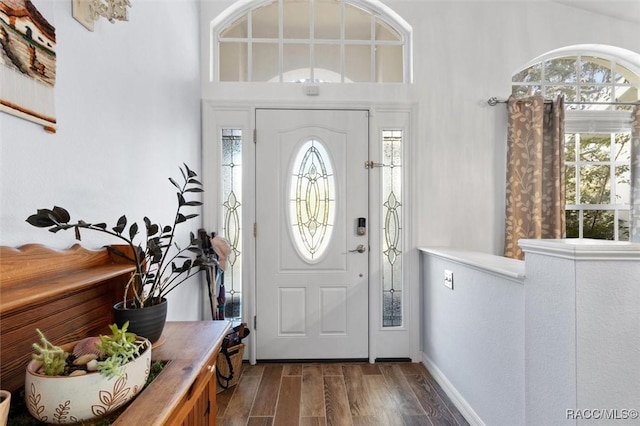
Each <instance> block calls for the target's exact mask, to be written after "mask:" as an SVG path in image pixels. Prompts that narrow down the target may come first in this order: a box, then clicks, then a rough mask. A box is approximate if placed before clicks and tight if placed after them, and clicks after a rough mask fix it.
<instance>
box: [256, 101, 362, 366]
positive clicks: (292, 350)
mask: <svg viewBox="0 0 640 426" xmlns="http://www.w3.org/2000/svg"><path fill="white" fill-rule="evenodd" d="M368 122H369V118H368V112H367V111H363V110H356V111H354V110H272V109H258V110H256V134H257V141H256V158H257V164H256V289H257V294H256V298H257V300H256V303H257V305H256V311H257V318H256V330H255V331H256V342H257V345H256V358H257V359H264V360H266V359H342V358H367V357H368V356H369V352H368V350H369V348H368V343H369V341H368V334H369V333H368V303H369V300H368V299H369V298H368V287H369V278H368V272H369V271H368V269H369V267H368V258H369V254H368V253H369V241H368V238H369V237H368V234H369V232H368V230H367V232H364V234H363V233H362V232H359V231H358V225H363V224H364V225H368V172H367V170H366V169H365V167H364V164H365V161H366V160H367V158H368V133H369V132H368V129H369V124H368ZM363 220H364V222H365V223H362V222H363Z"/></svg>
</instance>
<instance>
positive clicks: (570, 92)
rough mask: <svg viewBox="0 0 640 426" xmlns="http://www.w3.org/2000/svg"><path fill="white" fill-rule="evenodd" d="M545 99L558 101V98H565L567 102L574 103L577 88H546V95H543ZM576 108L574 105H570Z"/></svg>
mask: <svg viewBox="0 0 640 426" xmlns="http://www.w3.org/2000/svg"><path fill="white" fill-rule="evenodd" d="M542 95H543V96H544V97H545V99H556V98H557V97H558V96H561V95H562V96H564V100H565V102H573V101H575V100H576V96H577V93H576V87H575V86H562V85H558V86H545V87H544V93H543V94H542ZM570 106H574V105H570Z"/></svg>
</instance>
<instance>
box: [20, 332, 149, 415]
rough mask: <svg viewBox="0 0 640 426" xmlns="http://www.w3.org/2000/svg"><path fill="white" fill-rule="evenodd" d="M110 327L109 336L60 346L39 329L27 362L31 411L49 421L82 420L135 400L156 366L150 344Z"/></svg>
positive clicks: (26, 378) (26, 394)
mask: <svg viewBox="0 0 640 426" xmlns="http://www.w3.org/2000/svg"><path fill="white" fill-rule="evenodd" d="M127 326H128V324H124V325H123V326H122V327H121V328H119V327H118V326H117V325H116V324H112V325H111V326H110V328H111V333H112V334H110V335H107V336H102V335H101V336H97V337H88V338H85V339H82V340H80V341H78V342H75V343H70V344H67V345H62V346H56V345H54V344H52V343H51V342H49V340H47V338H46V336H45V335H44V334H43V333H42V332H41V331H40V330H37V332H38V334H39V336H40V341H41V343H40V344H38V343H34V344H33V348H34V350H35V353H34V354H33V355H32V357H33V359H32V360H31V362H29V364H28V366H27V371H26V376H25V402H26V405H27V409H28V410H29V413H31V415H32V416H33V417H35V418H36V419H38V420H40V421H42V422H48V423H78V422H82V421H85V420H89V419H93V418H97V417H104V416H106V415H108V414H110V413H113V412H114V411H115V410H116V409H118V408H119V407H121V406H122V405H124V404H125V403H127V402H129V401H130V400H131V399H133V398H134V397H135V396H136V395H137V394H138V393H139V392H140V391H141V390H142V388H143V387H144V384H145V383H146V380H147V377H148V376H149V371H150V368H151V342H149V340H148V339H144V338H141V337H138V336H136V335H135V334H133V333H131V332H128V331H127Z"/></svg>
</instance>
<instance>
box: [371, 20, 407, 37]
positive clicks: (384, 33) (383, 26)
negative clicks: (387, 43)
mask: <svg viewBox="0 0 640 426" xmlns="http://www.w3.org/2000/svg"><path fill="white" fill-rule="evenodd" d="M375 31H376V40H393V41H401V40H402V37H400V34H399V33H398V32H397V31H396V30H395V29H393V28H391V26H389V24H387V23H386V22H384V21H383V20H381V19H380V18H376V26H375Z"/></svg>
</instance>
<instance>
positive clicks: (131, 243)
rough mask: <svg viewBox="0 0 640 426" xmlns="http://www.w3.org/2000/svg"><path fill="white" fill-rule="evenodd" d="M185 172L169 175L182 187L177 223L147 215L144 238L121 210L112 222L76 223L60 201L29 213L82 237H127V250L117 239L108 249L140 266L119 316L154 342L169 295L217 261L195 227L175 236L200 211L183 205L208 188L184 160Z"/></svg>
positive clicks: (32, 219) (39, 222)
mask: <svg viewBox="0 0 640 426" xmlns="http://www.w3.org/2000/svg"><path fill="white" fill-rule="evenodd" d="M180 172H181V174H182V182H181V183H180V184H179V183H178V182H177V181H176V180H174V179H173V178H171V177H170V178H169V181H170V182H171V184H172V185H173V186H175V187H176V188H177V190H178V191H177V208H176V213H175V216H174V218H173V224H172V225H165V226H162V225H161V224H159V223H154V222H152V221H151V220H150V219H149V218H148V217H146V216H145V217H144V232H145V238H142V239H141V241H139V242H136V241H135V239H136V237H137V236H138V235H139V234H140V227H139V226H138V224H137V223H136V222H134V223H131V224H129V222H128V220H127V217H126V216H125V215H122V216H121V217H120V218H119V219H118V221H117V223H116V225H115V226H113V227H111V228H109V227H108V226H107V224H106V223H104V222H97V223H96V222H87V221H84V220H78V221H77V222H73V223H72V222H71V216H70V215H69V212H68V211H67V210H66V209H64V208H62V207H58V206H56V207H54V208H53V209H38V210H37V212H36V214H33V215H31V216H29V217H28V218H27V222H28V223H29V224H31V225H33V226H36V227H39V228H49V231H50V232H54V233H56V232H58V231H62V230H68V229H73V230H74V231H75V235H76V239H77V240H80V239H81V235H80V233H81V230H84V229H88V230H91V231H96V232H101V233H104V234H108V235H110V236H112V237H115V238H116V239H119V240H120V241H123V242H124V243H125V244H124V247H125V248H127V249H126V250H122V249H120V248H119V247H118V246H115V245H112V246H109V247H108V249H109V250H110V251H111V252H112V253H114V254H116V255H118V256H121V257H124V258H126V259H128V260H130V261H131V262H133V263H134V264H135V268H136V269H135V272H134V273H133V274H132V275H131V279H130V280H129V282H128V283H127V285H126V288H125V291H124V294H125V300H123V301H122V302H120V303H118V304H116V305H115V306H114V315H115V321H116V323H117V324H118V325H122V324H124V322H125V321H129V322H130V331H132V332H134V333H136V334H138V335H141V336H144V337H146V338H148V339H149V340H150V341H151V342H152V343H153V342H155V341H157V340H158V338H159V337H160V335H161V333H162V329H163V328H164V322H165V320H166V312H167V306H166V304H167V299H166V297H167V295H168V294H169V293H170V292H171V291H172V290H174V289H175V288H177V287H178V286H179V285H180V284H181V283H183V282H185V281H186V280H188V279H189V278H191V277H193V276H194V275H196V274H198V273H199V272H201V271H203V270H206V269H207V268H209V267H210V265H211V262H215V260H214V259H212V258H210V257H207V255H206V254H205V252H204V251H203V248H202V241H201V240H200V239H199V238H198V237H196V236H195V235H194V233H193V232H191V233H190V237H189V240H188V241H187V244H186V245H184V246H180V245H179V244H178V242H177V241H176V229H177V227H178V225H179V224H181V223H184V222H186V221H188V220H190V219H193V218H195V217H197V216H198V214H196V213H191V214H186V213H184V212H183V210H184V209H186V208H190V207H196V206H200V205H202V202H200V201H198V200H193V199H189V200H187V197H188V196H190V195H194V194H198V193H201V192H203V190H202V183H200V181H199V180H198V179H197V174H196V173H195V172H194V171H193V170H191V169H190V168H189V167H188V166H187V165H186V164H184V168H182V167H181V168H180ZM141 314H142V315H145V318H138V315H141ZM132 315H135V316H132ZM148 315H151V318H150V319H149V318H146V316H148ZM148 327H150V329H149V328H148Z"/></svg>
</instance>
